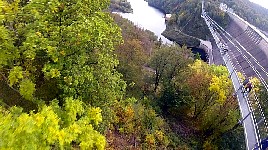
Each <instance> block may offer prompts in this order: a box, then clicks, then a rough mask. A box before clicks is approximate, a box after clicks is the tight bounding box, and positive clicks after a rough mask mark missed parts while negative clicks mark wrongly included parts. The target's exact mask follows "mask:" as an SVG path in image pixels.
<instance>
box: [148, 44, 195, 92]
mask: <svg viewBox="0 0 268 150" xmlns="http://www.w3.org/2000/svg"><path fill="white" fill-rule="evenodd" d="M191 58H192V54H191V52H190V50H189V49H187V48H186V47H185V46H183V47H179V46H177V45H171V46H167V45H162V46H161V47H160V48H159V49H157V50H155V52H154V54H153V55H152V57H151V59H150V62H149V67H151V68H152V69H153V70H155V75H154V77H153V78H154V79H153V80H154V91H155V92H156V90H157V89H158V86H159V85H160V84H161V83H162V84H169V83H171V81H172V79H173V78H174V77H175V76H176V75H177V74H178V73H179V72H180V71H181V70H182V68H184V67H186V66H187V65H188V64H189V62H190V61H191Z"/></svg>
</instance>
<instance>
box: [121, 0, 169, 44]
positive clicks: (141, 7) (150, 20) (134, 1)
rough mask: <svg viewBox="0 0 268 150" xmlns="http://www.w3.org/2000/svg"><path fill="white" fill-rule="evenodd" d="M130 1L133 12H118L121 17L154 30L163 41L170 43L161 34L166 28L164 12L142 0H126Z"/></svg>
mask: <svg viewBox="0 0 268 150" xmlns="http://www.w3.org/2000/svg"><path fill="white" fill-rule="evenodd" d="M127 1H128V2H130V4H131V7H132V9H133V13H120V14H121V16H122V17H124V18H127V19H128V20H130V21H132V22H133V23H134V24H135V25H137V26H139V27H141V28H144V29H147V30H150V31H152V32H154V33H155V34H156V35H157V36H158V37H159V38H161V39H162V41H163V42H164V43H169V44H170V43H172V42H171V41H170V40H168V39H167V38H165V37H164V36H162V35H161V33H162V32H163V31H164V30H165V29H166V24H165V18H163V17H164V16H165V14H163V13H162V12H160V11H159V10H158V9H155V8H153V7H150V6H149V5H148V3H147V2H145V1H144V0H127Z"/></svg>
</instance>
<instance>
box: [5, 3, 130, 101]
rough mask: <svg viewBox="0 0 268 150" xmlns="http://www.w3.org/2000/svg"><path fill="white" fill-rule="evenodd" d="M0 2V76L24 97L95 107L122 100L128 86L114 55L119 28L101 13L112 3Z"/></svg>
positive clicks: (106, 15)
mask: <svg viewBox="0 0 268 150" xmlns="http://www.w3.org/2000/svg"><path fill="white" fill-rule="evenodd" d="M1 3H3V4H4V5H5V7H4V11H2V16H4V18H3V20H2V22H1V28H0V29H1V32H0V33H1V35H2V36H1V38H2V41H3V42H1V52H0V53H1V55H0V56H1V63H0V69H1V70H0V71H1V74H2V75H3V76H4V79H6V82H8V84H9V85H10V86H11V87H12V88H14V89H16V90H19V92H20V94H21V95H22V96H24V97H25V98H26V99H29V100H33V99H37V98H38V97H39V98H40V97H41V98H43V99H46V100H47V99H49V98H51V96H50V97H49V98H48V97H46V96H44V95H39V94H37V93H36V91H42V90H53V91H58V93H55V95H54V96H53V97H52V99H53V98H60V97H69V96H73V97H74V98H81V99H83V100H84V101H87V102H88V103H89V104H91V105H94V106H104V105H109V102H110V100H116V99H118V100H119V99H120V98H121V95H122V94H123V91H124V88H125V83H124V82H123V81H122V80H121V79H120V76H121V75H120V74H119V73H118V72H117V71H116V70H115V69H114V68H115V66H116V65H117V64H118V61H117V60H116V57H115V55H114V54H113V50H114V44H119V43H121V36H120V34H119V31H120V29H119V28H118V27H117V26H115V24H114V23H113V21H112V19H111V18H110V16H109V14H108V13H105V12H102V11H101V10H103V9H105V8H107V6H108V5H109V3H108V1H101V2H99V1H95V0H94V1H91V2H90V4H89V3H88V2H87V1H84V0H80V1H68V2H67V1H47V0H33V1H31V2H29V4H27V5H25V6H20V5H19V1H14V2H4V1H1ZM1 8H2V7H1ZM2 58H3V59H2ZM49 87H55V88H53V89H49ZM44 88H45V89H44ZM26 89H27V90H26ZM26 91H27V92H26ZM59 91H61V92H60V93H59ZM51 93H53V92H51ZM92 93H94V94H92ZM50 100H51V99H50ZM107 100H108V101H107Z"/></svg>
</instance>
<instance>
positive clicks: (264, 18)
mask: <svg viewBox="0 0 268 150" xmlns="http://www.w3.org/2000/svg"><path fill="white" fill-rule="evenodd" d="M147 1H148V3H149V5H151V6H153V7H156V8H158V9H161V10H162V11H164V12H165V13H171V14H172V18H171V19H170V21H169V22H168V24H167V29H166V31H165V32H164V33H163V35H164V36H166V37H167V38H170V39H174V38H175V40H176V41H177V42H178V43H180V44H183V43H187V44H188V43H192V41H193V40H194V39H193V38H192V39H191V38H189V37H187V38H185V35H189V36H194V37H196V38H200V39H207V38H209V37H210V32H209V30H208V29H207V26H206V24H205V22H204V21H203V19H202V18H201V16H200V15H201V1H196V0H147ZM221 2H223V3H225V4H227V5H228V7H230V8H233V9H234V12H235V13H237V14H238V15H239V16H241V17H242V18H244V19H245V20H247V21H248V22H250V23H252V24H253V25H255V26H257V27H259V28H260V29H261V30H264V31H268V13H267V12H268V10H267V9H265V8H262V7H261V6H258V5H256V4H254V3H251V2H249V1H248V0H231V1H229V0H207V1H205V9H206V11H207V12H208V15H209V16H210V17H211V18H212V19H214V20H215V21H216V22H217V23H218V24H220V25H221V26H223V27H226V26H227V25H228V24H229V22H230V19H229V16H228V15H226V14H225V13H223V12H221V11H220V10H219V5H220V3H221Z"/></svg>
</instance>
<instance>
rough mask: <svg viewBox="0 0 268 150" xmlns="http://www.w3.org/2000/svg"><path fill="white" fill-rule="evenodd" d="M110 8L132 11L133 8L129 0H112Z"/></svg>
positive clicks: (113, 10)
mask: <svg viewBox="0 0 268 150" xmlns="http://www.w3.org/2000/svg"><path fill="white" fill-rule="evenodd" d="M109 10H110V11H111V12H123V13H131V12H132V11H133V10H132V8H131V5H130V3H129V2H127V0H111V2H110V6H109Z"/></svg>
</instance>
